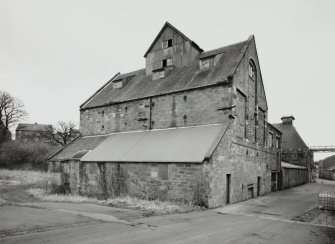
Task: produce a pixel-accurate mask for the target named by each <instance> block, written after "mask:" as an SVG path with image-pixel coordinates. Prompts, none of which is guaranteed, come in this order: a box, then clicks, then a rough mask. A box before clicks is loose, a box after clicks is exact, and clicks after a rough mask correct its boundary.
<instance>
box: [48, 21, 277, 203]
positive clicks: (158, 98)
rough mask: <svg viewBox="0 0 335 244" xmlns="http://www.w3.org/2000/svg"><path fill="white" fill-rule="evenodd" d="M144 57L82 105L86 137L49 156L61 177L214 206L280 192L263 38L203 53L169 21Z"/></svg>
mask: <svg viewBox="0 0 335 244" xmlns="http://www.w3.org/2000/svg"><path fill="white" fill-rule="evenodd" d="M144 57H145V59H146V66H145V68H144V69H140V70H137V71H133V72H129V73H125V74H117V75H115V76H114V77H113V78H112V79H111V80H110V81H109V82H107V83H106V84H105V85H104V86H103V87H101V88H100V89H99V90H98V91H97V92H96V93H94V94H93V95H92V96H91V97H90V98H89V99H88V100H86V101H85V102H84V103H83V104H82V105H81V106H80V132H81V137H79V138H78V139H76V140H74V141H73V142H71V143H70V144H68V145H67V146H65V147H64V148H63V149H62V150H60V151H59V152H58V153H56V154H54V155H53V156H52V157H51V158H50V163H49V171H50V172H51V173H52V175H53V177H54V179H55V184H58V185H62V186H65V187H66V188H67V190H68V191H70V192H73V193H79V194H114V195H115V194H126V195H132V196H139V197H145V198H151V199H156V198H161V199H170V200H181V201H193V202H195V203H198V204H202V205H205V206H207V207H210V208H211V207H218V206H222V205H224V204H227V203H234V202H239V201H243V200H246V199H249V198H253V197H256V196H259V195H263V194H266V193H268V192H271V188H272V185H274V186H273V190H276V189H277V182H276V181H277V175H278V173H279V172H280V159H278V156H279V153H278V151H279V148H278V146H276V145H277V144H276V143H277V142H275V140H277V136H278V137H279V138H280V137H281V134H280V132H278V130H277V129H276V128H273V127H271V128H270V129H269V126H268V123H267V114H268V106H267V101H266V96H265V91H264V86H263V80H262V75H261V69H260V66H259V61H258V56H257V50H256V43H255V38H254V36H250V37H249V38H248V39H247V40H245V41H242V42H239V43H235V44H232V45H229V46H225V47H221V48H218V49H214V50H210V51H203V50H202V49H201V48H200V47H199V46H198V45H197V44H196V43H195V42H194V41H192V40H191V39H189V38H188V37H187V36H186V35H184V34H183V33H182V32H180V31H179V30H178V29H176V28H175V27H174V26H172V25H171V24H169V23H168V22H167V23H166V24H165V25H164V26H163V28H162V29H161V30H160V32H159V33H158V35H157V36H156V38H155V39H154V41H153V42H152V44H151V45H150V46H149V48H148V50H147V51H146V52H145V54H144ZM129 58H131V57H129ZM269 130H272V131H273V134H274V135H275V136H274V139H273V141H272V142H269V139H268V135H269ZM279 140H280V139H279ZM272 176H273V178H274V180H272Z"/></svg>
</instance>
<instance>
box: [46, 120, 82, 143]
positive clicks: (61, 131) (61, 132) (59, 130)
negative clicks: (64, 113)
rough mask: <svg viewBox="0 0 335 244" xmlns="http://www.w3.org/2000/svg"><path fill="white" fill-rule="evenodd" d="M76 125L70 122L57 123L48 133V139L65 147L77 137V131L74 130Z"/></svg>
mask: <svg viewBox="0 0 335 244" xmlns="http://www.w3.org/2000/svg"><path fill="white" fill-rule="evenodd" d="M75 127H76V125H75V124H74V123H72V122H71V121H70V122H64V121H59V122H58V123H57V125H56V126H53V127H52V129H51V131H49V135H50V139H51V140H52V141H54V142H56V143H58V144H60V145H62V146H65V145H66V144H68V143H69V142H70V141H72V140H73V139H74V138H75V137H77V136H78V135H79V131H78V130H77V129H75Z"/></svg>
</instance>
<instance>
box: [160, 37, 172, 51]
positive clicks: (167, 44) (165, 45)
mask: <svg viewBox="0 0 335 244" xmlns="http://www.w3.org/2000/svg"><path fill="white" fill-rule="evenodd" d="M169 47H172V39H168V40H165V41H163V42H162V48H163V49H165V48H169Z"/></svg>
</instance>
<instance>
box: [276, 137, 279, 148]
mask: <svg viewBox="0 0 335 244" xmlns="http://www.w3.org/2000/svg"><path fill="white" fill-rule="evenodd" d="M276 139H277V140H276V148H278V149H279V148H280V137H279V136H277V137H276Z"/></svg>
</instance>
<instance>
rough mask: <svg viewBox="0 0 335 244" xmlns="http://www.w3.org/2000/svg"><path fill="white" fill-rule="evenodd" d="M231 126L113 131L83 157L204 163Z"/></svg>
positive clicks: (94, 160) (113, 160) (84, 158)
mask: <svg viewBox="0 0 335 244" xmlns="http://www.w3.org/2000/svg"><path fill="white" fill-rule="evenodd" d="M228 126H229V122H227V123H226V124H215V125H205V126H194V127H183V128H169V129H158V130H147V131H133V132H121V133H113V134H111V135H110V136H109V137H108V138H107V139H106V140H104V141H103V142H102V143H101V144H100V145H98V146H97V147H96V148H95V149H93V150H92V151H90V152H88V153H87V154H86V155H85V156H84V157H83V158H82V159H81V161H84V162H146V163H147V162H154V163H158V162H159V163H202V162H203V161H204V160H205V159H206V158H210V157H211V155H212V153H213V152H214V150H215V148H216V146H217V144H218V143H219V142H220V140H221V138H222V136H223V135H224V133H225V131H226V129H227V128H228Z"/></svg>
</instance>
